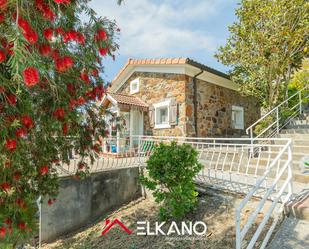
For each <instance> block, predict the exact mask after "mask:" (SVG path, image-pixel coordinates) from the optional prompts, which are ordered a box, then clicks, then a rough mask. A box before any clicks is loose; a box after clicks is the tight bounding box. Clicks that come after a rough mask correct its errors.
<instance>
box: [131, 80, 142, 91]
mask: <svg viewBox="0 0 309 249" xmlns="http://www.w3.org/2000/svg"><path fill="white" fill-rule="evenodd" d="M134 84H136V88H133V85H134ZM139 84H140V78H136V79H135V80H132V81H131V82H130V94H134V93H138V92H139Z"/></svg>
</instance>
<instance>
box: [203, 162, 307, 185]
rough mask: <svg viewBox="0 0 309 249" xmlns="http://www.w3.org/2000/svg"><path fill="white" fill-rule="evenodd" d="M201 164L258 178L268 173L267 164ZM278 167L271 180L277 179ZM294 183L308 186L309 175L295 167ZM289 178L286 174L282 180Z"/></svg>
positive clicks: (272, 171) (274, 169)
mask: <svg viewBox="0 0 309 249" xmlns="http://www.w3.org/2000/svg"><path fill="white" fill-rule="evenodd" d="M200 162H201V163H202V164H203V165H204V166H205V167H206V168H211V169H216V170H218V171H227V172H229V171H231V172H234V173H235V172H238V171H239V173H247V174H249V175H253V176H254V175H257V176H262V175H263V174H264V173H265V171H266V166H267V163H266V164H264V165H263V163H261V164H259V165H258V167H257V166H256V164H253V163H252V164H249V166H248V164H246V163H243V164H240V166H239V164H238V163H233V164H231V163H228V164H226V165H223V162H219V163H216V162H214V163H212V164H210V161H208V160H200ZM276 171H277V167H274V168H273V169H272V170H271V172H270V173H269V175H268V176H269V177H270V178H275V177H276V174H277V172H276ZM292 171H293V181H295V182H298V183H304V184H307V183H309V175H306V174H302V173H301V172H300V170H299V168H298V167H293V170H292ZM286 177H287V173H284V174H283V175H282V177H281V179H286Z"/></svg>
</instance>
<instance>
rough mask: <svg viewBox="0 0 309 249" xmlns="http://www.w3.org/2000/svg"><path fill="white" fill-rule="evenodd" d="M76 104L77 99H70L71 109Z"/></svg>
mask: <svg viewBox="0 0 309 249" xmlns="http://www.w3.org/2000/svg"><path fill="white" fill-rule="evenodd" d="M75 106H76V101H75V100H74V99H70V102H69V108H70V110H71V111H72V110H73V109H74V107H75Z"/></svg>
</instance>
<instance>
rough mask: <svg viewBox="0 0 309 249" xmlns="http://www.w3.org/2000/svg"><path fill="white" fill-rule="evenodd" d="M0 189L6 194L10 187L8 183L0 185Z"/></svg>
mask: <svg viewBox="0 0 309 249" xmlns="http://www.w3.org/2000/svg"><path fill="white" fill-rule="evenodd" d="M0 187H1V189H2V190H3V191H5V192H7V191H9V190H10V189H11V185H10V184H9V183H8V182H3V183H1V185H0Z"/></svg>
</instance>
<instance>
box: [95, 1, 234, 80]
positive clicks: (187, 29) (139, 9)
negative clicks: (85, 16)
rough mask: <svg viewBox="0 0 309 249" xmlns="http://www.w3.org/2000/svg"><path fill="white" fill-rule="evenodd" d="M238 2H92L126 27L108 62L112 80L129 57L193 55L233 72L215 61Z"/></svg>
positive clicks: (105, 62) (103, 12)
mask: <svg viewBox="0 0 309 249" xmlns="http://www.w3.org/2000/svg"><path fill="white" fill-rule="evenodd" d="M237 2H238V1H237V0H125V2H124V3H123V4H122V5H120V6H119V5H117V1H116V0H92V1H91V2H90V6H91V7H92V8H93V9H94V10H95V11H96V12H97V14H98V15H99V16H106V17H108V18H109V19H112V20H113V19H115V20H116V22H117V24H118V26H119V28H120V29H121V32H120V37H119V42H118V43H119V45H120V49H119V50H118V55H116V60H115V61H113V60H111V59H107V60H105V61H104V65H105V71H104V77H105V78H106V79H107V81H111V80H112V79H113V78H114V77H115V76H116V74H117V73H118V72H119V70H120V69H121V68H122V67H123V66H124V65H125V63H126V62H127V60H128V59H129V58H137V59H145V58H147V59H148V58H166V57H168V58H169V57H172V58H175V57H189V58H191V59H194V60H196V61H197V62H200V63H203V64H205V65H207V66H209V67H212V68H215V69H218V70H220V71H222V72H227V71H228V68H227V67H225V66H223V65H222V64H220V62H218V61H217V59H215V58H214V56H213V55H214V53H215V52H216V50H217V49H218V47H219V46H221V45H224V44H225V42H226V38H227V37H228V35H229V33H228V25H231V24H232V23H233V22H234V21H235V20H236V18H235V15H234V10H235V8H236V7H237Z"/></svg>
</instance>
